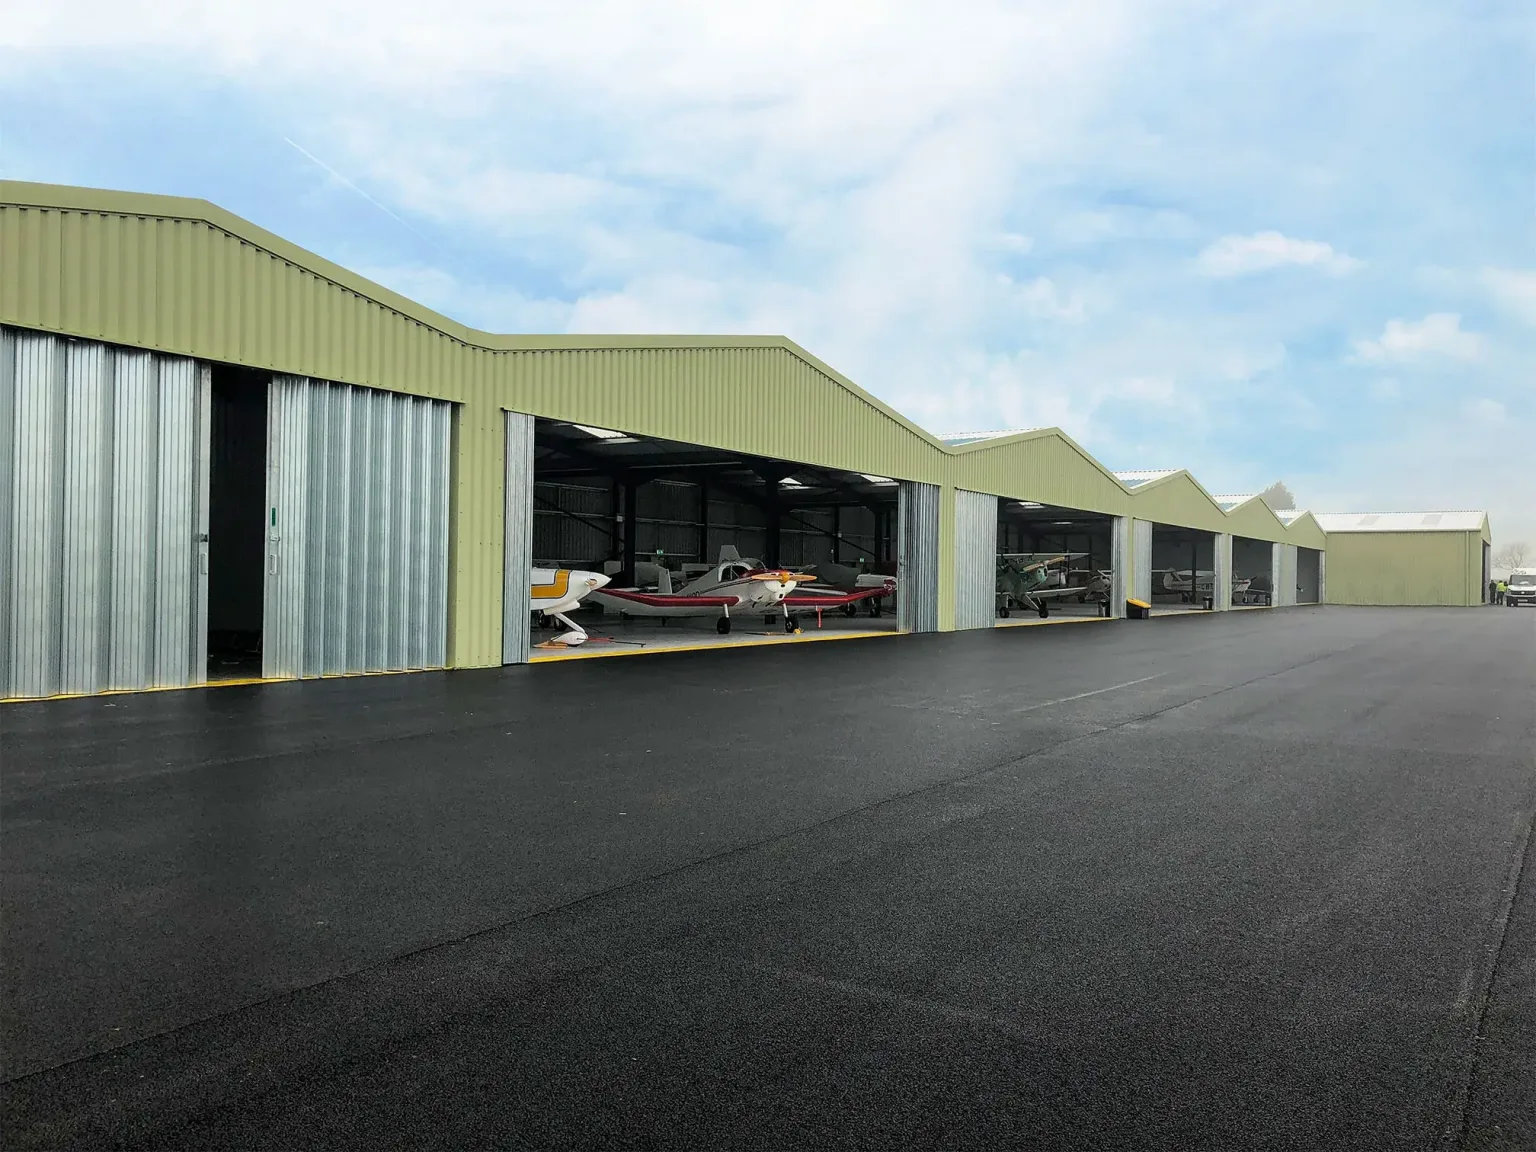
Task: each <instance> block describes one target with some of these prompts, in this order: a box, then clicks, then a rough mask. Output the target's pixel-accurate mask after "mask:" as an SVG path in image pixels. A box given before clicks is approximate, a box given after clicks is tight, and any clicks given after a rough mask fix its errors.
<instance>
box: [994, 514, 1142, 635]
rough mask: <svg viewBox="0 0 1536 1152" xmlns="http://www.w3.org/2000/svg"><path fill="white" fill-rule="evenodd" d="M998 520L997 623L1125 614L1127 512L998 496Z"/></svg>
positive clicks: (995, 588) (995, 599) (1032, 622)
mask: <svg viewBox="0 0 1536 1152" xmlns="http://www.w3.org/2000/svg"><path fill="white" fill-rule="evenodd" d="M995 523H996V543H995V548H994V554H993V556H992V568H993V572H994V574H995V575H994V579H993V582H992V584H993V586H992V603H991V609H992V617H993V622H994V623H996V624H1010V625H1012V624H1041V623H1049V622H1053V621H1062V620H1083V619H1101V618H1107V617H1113V616H1119V615H1121V614H1123V611H1124V601H1125V590H1124V586H1123V581H1124V572H1125V561H1124V552H1125V550H1126V541H1125V539H1124V537H1125V529H1124V523H1125V522H1124V520H1123V519H1120V518H1117V517H1114V516H1108V515H1104V514H1102V513H1096V512H1087V511H1083V510H1080V509H1075V508H1065V507H1059V506H1056V505H1052V504H1041V503H1036V502H1034V501H1028V500H1008V499H1000V500H998V501H997V514H996V522H995Z"/></svg>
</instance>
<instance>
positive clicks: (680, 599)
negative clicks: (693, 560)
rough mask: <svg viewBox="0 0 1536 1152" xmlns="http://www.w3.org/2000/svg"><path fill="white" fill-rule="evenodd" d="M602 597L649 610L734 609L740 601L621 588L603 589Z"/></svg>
mask: <svg viewBox="0 0 1536 1152" xmlns="http://www.w3.org/2000/svg"><path fill="white" fill-rule="evenodd" d="M603 595H604V596H611V597H613V598H614V599H615V600H628V601H631V602H632V603H635V604H644V605H646V606H648V607H651V608H691V607H699V608H734V607H736V605H738V604H740V603H741V601H742V598H741V597H740V596H679V595H676V594H673V595H667V594H666V593H663V592H631V591H627V590H625V589H622V588H604V589H603Z"/></svg>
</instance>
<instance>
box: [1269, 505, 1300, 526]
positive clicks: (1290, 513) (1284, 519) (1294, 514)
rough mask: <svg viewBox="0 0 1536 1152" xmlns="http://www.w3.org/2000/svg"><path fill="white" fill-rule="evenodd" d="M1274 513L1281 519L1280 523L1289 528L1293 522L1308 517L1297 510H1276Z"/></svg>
mask: <svg viewBox="0 0 1536 1152" xmlns="http://www.w3.org/2000/svg"><path fill="white" fill-rule="evenodd" d="M1273 511H1274V513H1275V515H1276V516H1278V517H1280V523H1282V524H1284V525H1285V526H1286V527H1287V528H1289V527H1290V526H1291V524H1292V522H1294V521H1296V520H1298V519H1300V518H1301V517H1302V516H1304V515H1306V513H1304V512H1301V511H1299V510H1298V509H1295V508H1275V509H1273Z"/></svg>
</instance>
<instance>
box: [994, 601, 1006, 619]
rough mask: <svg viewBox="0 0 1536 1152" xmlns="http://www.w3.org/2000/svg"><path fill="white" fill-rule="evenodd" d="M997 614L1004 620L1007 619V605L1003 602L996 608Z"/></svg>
mask: <svg viewBox="0 0 1536 1152" xmlns="http://www.w3.org/2000/svg"><path fill="white" fill-rule="evenodd" d="M997 614H998V615H999V616H1001V617H1002V618H1003V619H1004V620H1006V619H1008V605H1006V604H1004V605H1003V606H1002V607H1001V608H999V609H998V610H997Z"/></svg>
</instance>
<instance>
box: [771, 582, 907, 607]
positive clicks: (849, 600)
mask: <svg viewBox="0 0 1536 1152" xmlns="http://www.w3.org/2000/svg"><path fill="white" fill-rule="evenodd" d="M889 595H890V589H889V588H885V587H883V586H882V587H879V588H860V589H859V590H858V591H857V592H830V593H828V592H791V593H790V594H789V595H788V596H786V597H784V603H785V604H787V605H788V606H789V607H791V608H837V607H840V606H842V605H844V604H856V603H858V602H859V601H860V600H873V599H874V598H875V597H877V596H889Z"/></svg>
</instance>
